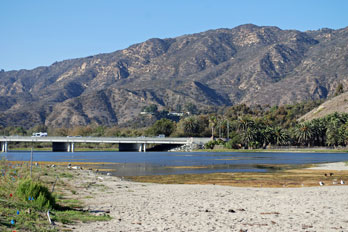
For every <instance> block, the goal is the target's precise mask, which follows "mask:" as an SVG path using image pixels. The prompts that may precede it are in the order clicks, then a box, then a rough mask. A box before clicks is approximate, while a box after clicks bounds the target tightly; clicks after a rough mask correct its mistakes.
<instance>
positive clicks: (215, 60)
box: [0, 24, 348, 127]
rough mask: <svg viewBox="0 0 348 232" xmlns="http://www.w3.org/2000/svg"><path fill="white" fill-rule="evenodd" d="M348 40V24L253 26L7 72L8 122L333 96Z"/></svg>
mask: <svg viewBox="0 0 348 232" xmlns="http://www.w3.org/2000/svg"><path fill="white" fill-rule="evenodd" d="M347 44H348V27H347V28H343V29H338V30H332V29H321V30H317V31H306V32H300V31H296V30H281V29H280V28H278V27H272V26H267V27H262V26H256V25H252V24H246V25H241V26H238V27H235V28H232V29H226V28H222V29H216V30H208V31H205V32H201V33H195V34H189V35H183V36H179V37H175V38H166V39H159V38H152V39H149V40H147V41H145V42H143V43H137V44H134V45H131V46H129V47H128V48H126V49H123V50H118V51H115V52H111V53H104V54H98V55H94V56H88V57H85V58H75V59H69V60H63V61H60V62H55V63H53V64H52V65H50V66H41V67H37V68H35V69H32V70H18V71H9V72H0V80H1V82H0V100H1V101H0V124H1V125H3V126H7V125H26V126H32V125H34V124H46V125H48V126H54V127H62V126H64V127H70V126H77V125H87V124H90V123H97V124H103V125H114V124H122V123H126V122H127V121H129V120H132V119H135V118H136V117H137V116H138V115H139V113H140V111H141V109H142V108H143V107H144V106H147V105H149V104H156V105H158V107H159V108H160V109H164V108H166V109H172V110H174V109H176V108H180V107H177V106H179V105H181V106H183V105H184V104H186V103H192V104H195V105H196V106H197V107H198V108H204V107H205V106H208V105H212V106H230V105H234V104H239V103H245V104H247V105H255V104H260V105H282V104H289V103H294V102H299V101H304V100H312V99H313V100H314V99H326V98H327V97H328V96H331V95H332V94H333V93H334V89H335V88H336V87H337V85H338V84H339V83H341V84H343V85H344V86H347V82H348V61H347V60H348V55H346V54H348V46H347ZM23 115H26V116H25V118H21V117H23Z"/></svg>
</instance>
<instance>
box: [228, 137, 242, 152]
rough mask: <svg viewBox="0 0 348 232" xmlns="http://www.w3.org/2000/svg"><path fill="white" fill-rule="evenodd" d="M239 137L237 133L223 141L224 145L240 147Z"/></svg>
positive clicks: (231, 147)
mask: <svg viewBox="0 0 348 232" xmlns="http://www.w3.org/2000/svg"><path fill="white" fill-rule="evenodd" d="M241 143H242V142H241V139H240V136H239V135H236V136H234V137H233V138H231V139H230V140H229V141H228V142H227V143H225V147H226V148H228V149H239V148H241Z"/></svg>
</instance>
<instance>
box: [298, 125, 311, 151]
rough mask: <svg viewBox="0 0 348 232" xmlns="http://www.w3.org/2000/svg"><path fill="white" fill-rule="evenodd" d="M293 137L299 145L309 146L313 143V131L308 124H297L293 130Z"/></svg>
mask: <svg viewBox="0 0 348 232" xmlns="http://www.w3.org/2000/svg"><path fill="white" fill-rule="evenodd" d="M294 133H295V137H296V139H297V141H298V143H300V144H304V145H306V144H307V145H308V147H309V146H310V145H311V141H313V131H312V127H311V123H310V122H303V123H300V124H298V125H297V126H296V127H295V130H294Z"/></svg>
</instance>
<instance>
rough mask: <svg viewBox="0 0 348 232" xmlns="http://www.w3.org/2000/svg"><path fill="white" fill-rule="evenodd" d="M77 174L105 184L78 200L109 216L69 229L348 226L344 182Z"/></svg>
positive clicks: (347, 228)
mask: <svg viewBox="0 0 348 232" xmlns="http://www.w3.org/2000/svg"><path fill="white" fill-rule="evenodd" d="M329 167H330V168H331V166H329ZM81 177H82V178H81V179H80V180H79V181H82V182H86V183H87V182H91V181H94V182H95V181H96V182H97V183H100V184H103V185H104V187H93V188H89V189H81V192H80V199H84V201H85V202H86V205H88V207H89V210H92V211H97V212H98V211H99V212H109V211H110V216H111V217H113V219H112V220H111V221H107V222H94V223H89V224H78V225H75V226H72V227H70V228H72V229H73V230H74V231H83V232H87V231H201V232H203V231H325V232H326V231H348V217H347V215H348V194H347V193H348V186H347V185H337V186H318V187H304V188H240V187H229V186H218V185H160V184H143V183H135V182H128V181H122V180H120V179H119V178H117V177H112V176H98V175H96V174H94V173H92V172H87V171H84V174H83V175H82V176H81ZM77 184H80V185H81V182H78V183H77ZM84 196H93V198H84Z"/></svg>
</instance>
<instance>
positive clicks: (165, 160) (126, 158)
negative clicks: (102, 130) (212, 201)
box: [0, 151, 348, 176]
mask: <svg viewBox="0 0 348 232" xmlns="http://www.w3.org/2000/svg"><path fill="white" fill-rule="evenodd" d="M0 157H6V158H7V159H8V160H11V161H28V160H30V152H28V151H10V152H7V153H1V154H0ZM33 160H34V162H35V161H54V162H63V161H64V162H65V161H68V162H102V163H104V164H103V165H98V166H97V168H100V169H101V170H102V169H110V170H112V171H110V170H108V172H112V173H113V174H114V175H119V176H136V175H163V174H184V173H214V172H266V171H267V170H266V169H263V168H260V167H257V165H258V164H290V165H299V164H310V163H327V162H339V161H347V160H348V153H276V152H255V153H239V152H218V153H214V152H145V153H144V152H74V153H68V152H42V151H35V152H34V153H33ZM115 163H116V164H115ZM94 166H95V165H94Z"/></svg>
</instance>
